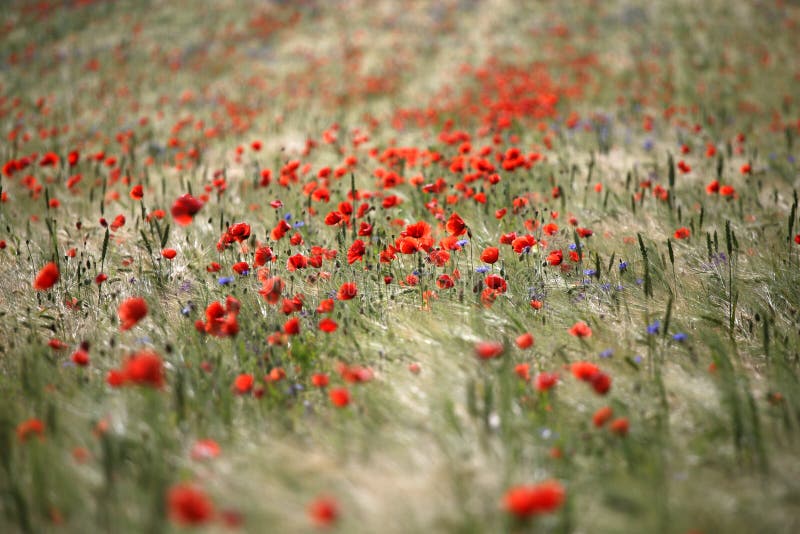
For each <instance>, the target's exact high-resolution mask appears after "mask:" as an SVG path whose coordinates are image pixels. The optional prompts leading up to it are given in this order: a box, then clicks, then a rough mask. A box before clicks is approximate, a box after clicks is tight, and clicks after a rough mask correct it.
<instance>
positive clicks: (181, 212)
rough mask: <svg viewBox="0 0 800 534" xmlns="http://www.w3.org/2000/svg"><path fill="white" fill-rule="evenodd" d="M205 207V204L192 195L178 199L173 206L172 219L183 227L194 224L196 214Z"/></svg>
mask: <svg viewBox="0 0 800 534" xmlns="http://www.w3.org/2000/svg"><path fill="white" fill-rule="evenodd" d="M202 207H203V203H202V202H201V201H199V200H197V199H196V198H194V197H193V196H192V195H190V194H188V193H187V194H185V195H182V196H180V197H178V199H177V200H175V202H173V204H172V209H171V210H170V212H171V213H172V218H173V219H175V222H176V223H178V224H179V225H181V226H188V225H190V224H192V220H193V219H194V216H195V214H196V213H197V212H198V211H200V208H202Z"/></svg>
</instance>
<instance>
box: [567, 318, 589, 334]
mask: <svg viewBox="0 0 800 534" xmlns="http://www.w3.org/2000/svg"><path fill="white" fill-rule="evenodd" d="M568 331H569V335H571V336H575V337H581V338H583V337H592V329H591V328H590V327H589V325H588V324H586V323H584V322H583V321H578V322H577V323H575V324H574V325H572V327H571V328H570V329H569V330H568Z"/></svg>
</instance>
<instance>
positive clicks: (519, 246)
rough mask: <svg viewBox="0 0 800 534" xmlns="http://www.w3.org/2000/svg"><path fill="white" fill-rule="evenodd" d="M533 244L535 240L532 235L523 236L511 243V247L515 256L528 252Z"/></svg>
mask: <svg viewBox="0 0 800 534" xmlns="http://www.w3.org/2000/svg"><path fill="white" fill-rule="evenodd" d="M535 244H536V239H535V238H534V237H533V236H532V235H523V236H520V237H517V238H516V239H514V240H513V241H512V242H511V246H512V248H513V249H514V252H516V253H517V254H522V253H523V252H527V251H529V250H530V249H531V247H533V246H534V245H535Z"/></svg>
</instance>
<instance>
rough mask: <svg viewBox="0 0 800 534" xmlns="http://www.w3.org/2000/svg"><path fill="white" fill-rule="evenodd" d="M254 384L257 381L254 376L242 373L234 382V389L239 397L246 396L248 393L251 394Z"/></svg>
mask: <svg viewBox="0 0 800 534" xmlns="http://www.w3.org/2000/svg"><path fill="white" fill-rule="evenodd" d="M254 382H255V379H254V378H253V375H251V374H247V373H242V374H240V375H239V376H237V377H236V379H235V380H234V381H233V389H234V391H235V392H236V393H238V394H239V395H244V394H246V393H250V390H252V389H253V383H254Z"/></svg>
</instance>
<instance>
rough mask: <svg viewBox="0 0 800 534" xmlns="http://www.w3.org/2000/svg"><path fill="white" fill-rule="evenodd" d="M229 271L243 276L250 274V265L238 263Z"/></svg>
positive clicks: (243, 262) (244, 262)
mask: <svg viewBox="0 0 800 534" xmlns="http://www.w3.org/2000/svg"><path fill="white" fill-rule="evenodd" d="M231 269H233V270H234V272H235V273H236V274H240V275H242V276H244V275H246V274H247V273H248V272H250V265H249V264H248V263H247V262H246V261H239V262H236V263H234V264H233V265H232V266H231Z"/></svg>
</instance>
